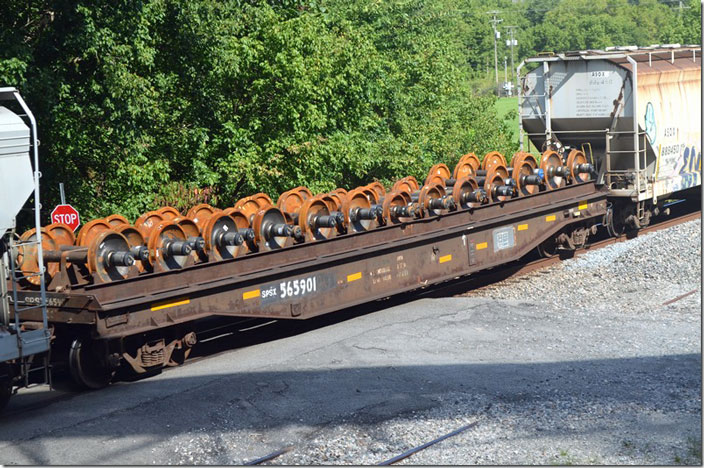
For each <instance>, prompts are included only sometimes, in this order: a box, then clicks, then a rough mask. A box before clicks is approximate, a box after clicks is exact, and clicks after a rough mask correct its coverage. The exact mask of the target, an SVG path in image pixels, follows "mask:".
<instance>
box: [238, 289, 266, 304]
mask: <svg viewBox="0 0 704 468" xmlns="http://www.w3.org/2000/svg"><path fill="white" fill-rule="evenodd" d="M261 295H262V292H261V290H259V289H255V290H254V291H247V292H245V293H242V299H244V300H245V301H246V300H247V299H254V298H255V297H259V296H261Z"/></svg>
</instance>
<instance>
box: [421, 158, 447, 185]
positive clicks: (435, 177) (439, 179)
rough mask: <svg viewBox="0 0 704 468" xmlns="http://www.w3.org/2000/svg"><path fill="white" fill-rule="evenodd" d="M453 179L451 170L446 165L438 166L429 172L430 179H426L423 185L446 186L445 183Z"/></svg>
mask: <svg viewBox="0 0 704 468" xmlns="http://www.w3.org/2000/svg"><path fill="white" fill-rule="evenodd" d="M451 177H452V173H451V172H450V169H449V168H448V167H447V166H446V165H445V164H442V163H440V164H436V165H434V166H433V167H431V168H430V170H429V171H428V177H426V178H425V183H424V184H423V185H430V184H440V185H442V186H443V187H444V186H445V181H446V180H447V179H449V178H451Z"/></svg>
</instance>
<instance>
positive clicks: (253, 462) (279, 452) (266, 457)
mask: <svg viewBox="0 0 704 468" xmlns="http://www.w3.org/2000/svg"><path fill="white" fill-rule="evenodd" d="M291 450H293V445H289V446H287V447H284V448H282V449H279V450H277V451H275V452H271V453H270V454H268V455H264V456H263V457H259V458H257V459H254V460H251V461H248V462H246V463H244V465H245V466H253V465H260V464H262V463H264V462H266V461H269V460H273V459H274V458H277V457H280V456H281V455H283V454H284V453H288V452H290V451H291Z"/></svg>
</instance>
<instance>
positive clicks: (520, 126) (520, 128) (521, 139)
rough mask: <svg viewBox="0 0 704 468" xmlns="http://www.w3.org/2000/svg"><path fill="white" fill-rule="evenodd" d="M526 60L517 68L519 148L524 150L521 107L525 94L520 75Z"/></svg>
mask: <svg viewBox="0 0 704 468" xmlns="http://www.w3.org/2000/svg"><path fill="white" fill-rule="evenodd" d="M524 64H525V62H521V63H520V65H518V68H517V69H516V90H517V92H518V138H519V139H520V141H519V149H520V150H521V151H523V138H525V137H524V135H523V114H522V112H521V107H523V94H522V91H523V90H522V89H521V88H522V86H519V83H518V81H519V80H520V75H521V68H523V65H524Z"/></svg>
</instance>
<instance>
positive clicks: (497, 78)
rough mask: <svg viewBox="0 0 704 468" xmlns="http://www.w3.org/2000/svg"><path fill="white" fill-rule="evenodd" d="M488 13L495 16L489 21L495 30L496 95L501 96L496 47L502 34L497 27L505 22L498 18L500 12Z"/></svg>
mask: <svg viewBox="0 0 704 468" xmlns="http://www.w3.org/2000/svg"><path fill="white" fill-rule="evenodd" d="M487 13H488V14H490V15H493V16H494V18H492V19H490V20H489V21H490V22H491V26H492V27H493V28H494V75H495V76H496V94H497V95H498V94H500V90H499V54H498V49H497V46H496V40H497V39H498V38H500V37H501V33H500V32H499V30H498V29H496V25H498V24H499V23H501V22H502V21H503V20H502V19H497V18H496V15H498V14H499V13H501V12H500V11H497V10H492V11H488V12H487Z"/></svg>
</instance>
